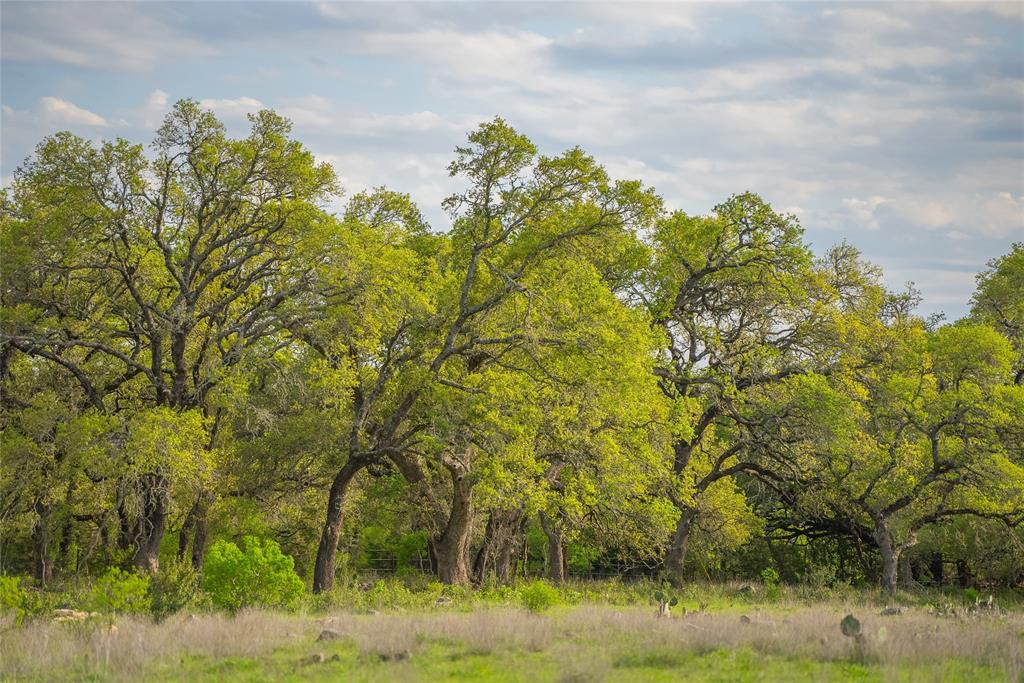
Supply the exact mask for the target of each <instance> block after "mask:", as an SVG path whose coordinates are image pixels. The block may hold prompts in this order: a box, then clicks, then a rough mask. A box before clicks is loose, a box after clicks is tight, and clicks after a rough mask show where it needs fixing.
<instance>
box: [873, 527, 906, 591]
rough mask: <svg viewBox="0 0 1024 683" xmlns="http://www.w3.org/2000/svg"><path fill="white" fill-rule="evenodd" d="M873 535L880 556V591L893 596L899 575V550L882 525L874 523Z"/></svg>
mask: <svg viewBox="0 0 1024 683" xmlns="http://www.w3.org/2000/svg"><path fill="white" fill-rule="evenodd" d="M874 535H875V542H876V543H877V544H878V552H879V553H880V554H881V556H882V590H884V591H885V592H886V593H889V594H893V593H895V592H896V587H897V577H898V575H899V561H900V548H899V547H898V546H897V545H896V542H895V540H894V539H893V537H892V534H891V533H889V530H888V528H886V526H885V525H884V524H877V523H876V527H875V534H874Z"/></svg>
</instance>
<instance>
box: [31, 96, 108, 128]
mask: <svg viewBox="0 0 1024 683" xmlns="http://www.w3.org/2000/svg"><path fill="white" fill-rule="evenodd" d="M39 107H40V109H41V110H42V111H43V114H44V115H46V116H48V117H49V118H50V119H52V120H53V121H57V122H61V123H71V124H82V125H86V126H106V125H108V124H107V120H106V119H105V118H103V117H102V116H100V115H99V114H94V113H92V112H91V111H89V110H87V109H82V108H81V107H79V106H78V105H77V104H75V103H74V102H68V101H67V100H62V99H60V98H59V97H43V98H40V100H39Z"/></svg>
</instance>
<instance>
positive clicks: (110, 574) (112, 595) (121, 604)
mask: <svg viewBox="0 0 1024 683" xmlns="http://www.w3.org/2000/svg"><path fill="white" fill-rule="evenodd" d="M87 604H88V607H89V609H91V610H93V611H96V612H102V613H104V614H129V613H139V612H148V611H149V610H150V606H151V603H150V598H149V577H148V576H143V575H141V574H135V573H132V572H126V571H124V570H122V569H118V568H117V567H111V568H110V569H108V570H107V573H106V574H104V575H103V576H101V577H100V578H99V579H97V580H96V583H95V584H93V587H92V590H91V591H90V592H89V597H88V599H87Z"/></svg>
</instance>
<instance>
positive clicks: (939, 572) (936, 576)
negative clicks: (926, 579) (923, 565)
mask: <svg viewBox="0 0 1024 683" xmlns="http://www.w3.org/2000/svg"><path fill="white" fill-rule="evenodd" d="M943 569H944V568H943V566H942V553H935V554H934V555H932V561H931V562H930V563H929V564H928V570H929V571H930V572H931V575H932V583H934V584H935V585H936V586H941V585H942V581H943V578H944V576H943V574H944V572H943Z"/></svg>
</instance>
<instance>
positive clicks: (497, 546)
mask: <svg viewBox="0 0 1024 683" xmlns="http://www.w3.org/2000/svg"><path fill="white" fill-rule="evenodd" d="M524 521H525V515H524V514H523V510H522V508H519V509H512V510H495V511H493V512H491V514H490V515H489V516H488V518H487V528H486V530H485V531H484V542H483V544H482V545H481V546H480V550H479V551H477V554H476V559H475V560H474V562H473V576H474V580H475V581H476V582H477V583H483V582H484V581H485V580H486V578H487V575H488V572H493V574H494V577H495V578H496V579H497V580H498V581H499V582H501V583H508V581H509V579H510V578H511V575H512V558H513V557H514V555H515V553H516V545H517V541H518V539H519V536H520V535H521V533H522V527H523V522H524Z"/></svg>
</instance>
